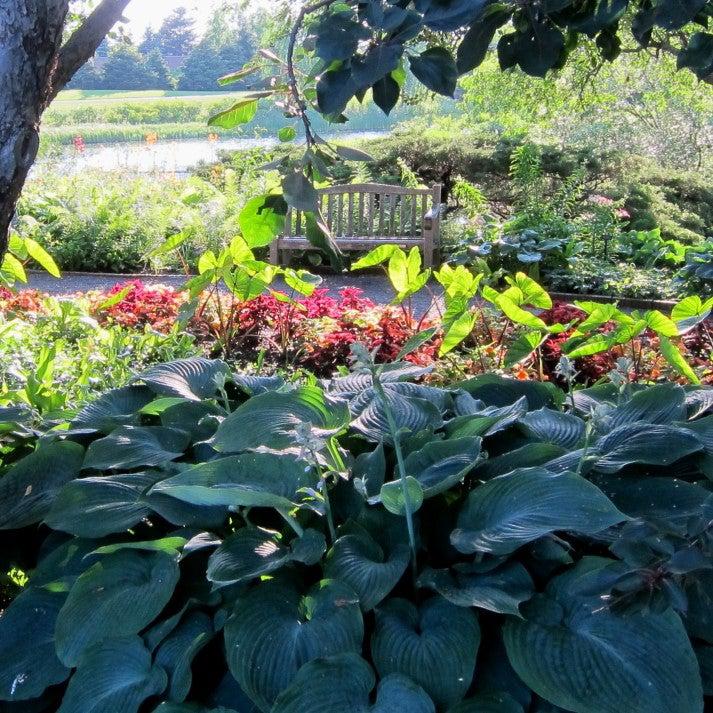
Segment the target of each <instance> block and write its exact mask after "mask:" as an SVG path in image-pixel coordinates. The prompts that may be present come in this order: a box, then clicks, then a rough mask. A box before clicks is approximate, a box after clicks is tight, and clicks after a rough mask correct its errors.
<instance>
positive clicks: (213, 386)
mask: <svg viewBox="0 0 713 713" xmlns="http://www.w3.org/2000/svg"><path fill="white" fill-rule="evenodd" d="M229 375H230V369H229V368H228V365H227V364H226V363H225V362H222V361H218V360H212V359H204V358H203V357H193V358H191V359H178V360H177V361H172V362H168V363H167V364H157V365H156V366H152V367H150V368H149V369H147V370H146V371H144V372H142V373H141V374H139V375H138V376H137V377H136V381H142V382H143V383H144V384H146V385H147V386H148V387H150V388H151V389H152V390H153V391H154V392H155V393H157V394H160V395H161V396H181V397H183V398H185V399H192V400H193V401H199V400H201V399H209V398H211V397H213V396H215V395H216V393H217V391H218V388H217V383H218V382H217V380H218V379H221V378H224V377H227V376H229Z"/></svg>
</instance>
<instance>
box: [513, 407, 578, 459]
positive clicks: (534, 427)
mask: <svg viewBox="0 0 713 713" xmlns="http://www.w3.org/2000/svg"><path fill="white" fill-rule="evenodd" d="M520 423H521V424H522V426H523V427H524V430H525V432H526V433H527V434H528V435H530V436H534V437H535V438H537V439H538V440H540V441H545V442H546V443H553V444H554V445H556V446H562V447H563V448H569V449H575V448H577V447H578V446H579V445H580V444H581V442H582V440H583V439H584V433H585V430H586V427H585V424H584V421H583V420H582V419H581V418H579V416H574V415H572V414H568V413H562V411H554V410H553V409H549V408H543V409H540V410H539V411H530V412H529V413H526V414H525V415H524V416H523V417H522V418H521V419H520Z"/></svg>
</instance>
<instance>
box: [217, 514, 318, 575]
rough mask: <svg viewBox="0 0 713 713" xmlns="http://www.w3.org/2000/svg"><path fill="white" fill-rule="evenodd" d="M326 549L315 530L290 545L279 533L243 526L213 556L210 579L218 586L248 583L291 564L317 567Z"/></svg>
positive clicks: (309, 531) (308, 531)
mask: <svg viewBox="0 0 713 713" xmlns="http://www.w3.org/2000/svg"><path fill="white" fill-rule="evenodd" d="M325 549H326V542H325V539H324V535H322V533H320V532H317V531H316V530H307V531H306V532H305V533H304V535H303V536H302V537H300V538H298V539H296V540H294V541H293V542H292V543H291V545H289V546H288V545H287V544H285V543H284V542H283V541H282V536H281V535H280V533H278V532H273V531H271V530H265V529H263V528H257V527H243V528H241V529H240V530H238V531H237V532H235V533H234V534H232V535H231V536H230V537H228V538H227V539H226V540H225V542H223V543H222V544H221V545H220V547H218V549H217V550H216V551H215V552H214V553H213V554H212V555H211V556H210V559H209V560H208V572H207V577H208V580H209V581H210V582H213V583H214V584H215V585H217V586H227V585H230V584H237V583H238V582H247V581H249V580H251V579H256V578H257V577H261V576H264V575H267V574H270V573H271V572H275V571H277V570H278V569H280V568H281V567H284V566H285V565H287V564H289V563H290V562H303V563H305V564H316V563H317V562H319V559H320V557H321V556H322V555H323V554H324V551H325Z"/></svg>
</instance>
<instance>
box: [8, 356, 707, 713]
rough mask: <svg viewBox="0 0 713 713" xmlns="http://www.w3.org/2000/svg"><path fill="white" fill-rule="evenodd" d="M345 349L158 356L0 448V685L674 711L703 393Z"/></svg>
mask: <svg viewBox="0 0 713 713" xmlns="http://www.w3.org/2000/svg"><path fill="white" fill-rule="evenodd" d="M355 356H356V358H357V364H358V366H357V369H356V371H355V372H354V373H353V374H352V375H350V376H346V377H341V378H338V379H335V380H333V381H331V382H327V383H325V384H323V386H322V387H320V386H318V385H316V384H314V383H312V384H308V385H304V386H300V387H294V386H287V385H285V384H283V383H281V382H280V380H279V379H274V378H269V379H267V378H262V379H261V378H255V377H250V378H248V377H245V378H243V377H240V376H233V375H231V374H229V373H228V371H227V368H226V367H225V365H223V364H222V363H220V362H210V361H207V360H191V361H181V362H176V363H173V364H167V365H162V366H158V367H155V368H153V369H149V370H148V371H146V372H144V373H143V374H142V375H141V376H140V377H139V378H138V379H136V380H135V381H133V382H132V384H131V385H130V386H128V387H124V388H121V389H116V390H114V391H111V392H108V393H107V394H105V395H104V396H103V397H101V398H100V399H99V400H98V401H96V402H95V403H93V404H91V405H89V406H88V407H87V408H86V409H84V410H83V411H82V412H80V414H79V415H78V416H77V417H76V418H75V419H74V421H73V422H72V424H71V425H70V429H69V431H66V432H65V433H64V434H60V433H59V432H56V433H54V434H50V435H48V436H47V437H45V438H44V439H43V440H42V442H41V443H40V444H39V445H38V448H37V450H36V451H35V452H34V453H32V454H31V455H29V456H28V457H26V458H24V459H22V460H20V461H18V462H16V463H15V464H14V465H13V466H12V467H11V468H9V469H6V470H5V472H4V473H2V477H0V505H1V507H0V530H1V531H2V532H0V551H2V552H3V559H4V564H3V569H4V570H5V571H13V572H16V573H17V572H25V573H27V574H28V575H29V581H28V582H24V580H22V578H20V581H21V582H24V586H22V587H20V590H19V591H20V593H19V595H18V596H16V598H15V599H14V601H13V602H12V604H10V606H8V607H7V609H6V611H5V612H4V614H3V615H2V617H0V662H2V666H0V699H1V700H4V701H8V702H9V705H10V709H16V710H32V711H36V712H37V713H41V712H42V711H48V712H49V711H55V710H59V711H60V713H75V712H76V713H80V712H82V713H84V712H85V711H88V710H90V709H91V710H93V711H97V713H98V712H99V711H101V713H110V712H111V713H118V712H119V711H121V713H137V711H138V710H139V709H141V710H142V711H154V710H155V711H156V712H157V713H169V712H172V713H174V712H177V711H181V712H182V713H183V712H184V711H192V710H196V711H206V710H208V709H211V708H214V707H218V706H224V707H225V708H226V709H227V710H229V711H231V712H232V711H271V712H272V713H317V712H318V711H325V712H326V711H329V712H330V713H338V712H339V713H348V712H350V711H354V712H355V713H356V711H367V710H382V711H389V712H392V711H408V713H420V712H421V711H423V713H435V711H439V713H445V712H446V711H448V712H449V713H464V712H466V711H483V710H492V711H512V712H513V713H514V712H516V711H520V712H522V711H525V710H539V711H544V710H554V709H566V710H572V711H577V712H579V713H595V712H596V713H619V712H620V711H627V713H629V712H630V713H668V711H676V712H677V713H700V711H702V710H703V705H704V702H703V694H704V688H703V686H704V685H705V691H706V692H707V693H710V692H711V690H710V682H709V680H708V678H706V679H705V683H704V684H702V680H701V669H703V670H704V671H708V670H709V662H710V657H711V652H712V650H713V646H712V645H713V631H712V630H711V621H710V610H711V606H712V605H713V602H712V601H711V592H713V581H711V575H710V567H711V555H712V553H711V545H712V541H713V540H712V537H711V536H712V534H713V533H712V532H711V522H712V518H711V512H710V508H711V494H710V482H709V481H707V480H706V475H708V476H710V457H711V450H710V447H711V446H710V444H711V438H712V437H713V421H712V420H711V419H713V415H710V411H711V399H710V391H700V390H695V389H694V390H688V391H687V390H684V389H683V388H681V387H678V386H674V385H661V386H655V387H650V388H637V387H634V386H627V385H626V384H623V385H621V386H616V385H614V384H609V385H600V386H597V387H595V388H593V389H590V390H587V391H581V392H578V393H575V394H574V395H573V398H572V401H571V408H569V409H568V410H564V411H563V410H562V408H563V401H564V395H563V394H562V393H561V392H559V391H558V390H557V389H556V388H555V387H553V386H552V385H546V384H535V383H531V382H518V381H511V380H507V379H503V378H501V377H496V376H493V375H488V376H484V377H481V378H478V379H474V380H472V381H468V382H465V383H462V384H460V385H458V386H456V387H453V388H450V389H438V388H434V387H426V386H422V385H418V384H413V383H409V382H408V381H405V379H407V378H408V377H409V376H417V375H418V374H419V373H420V370H419V369H417V368H415V367H413V366H412V365H403V364H401V365H399V364H396V365H391V366H389V367H385V368H383V369H382V370H380V369H377V368H376V367H374V366H373V365H372V364H370V362H369V360H368V355H366V354H365V353H363V352H360V351H357V352H356V353H355ZM568 403H569V399H568ZM18 586H19V585H18ZM697 657H698V658H697ZM699 660H700V663H699ZM377 681H378V688H377ZM374 689H377V691H378V692H375V693H372V692H373V691H374ZM372 696H375V697H376V703H375V704H374V705H373V706H372V701H373V700H374V698H373V697H372ZM60 701H62V702H61V704H60ZM184 702H187V704H186V705H184ZM194 706H195V707H194ZM221 710H223V709H221Z"/></svg>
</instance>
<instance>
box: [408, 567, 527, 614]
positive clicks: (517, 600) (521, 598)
mask: <svg viewBox="0 0 713 713" xmlns="http://www.w3.org/2000/svg"><path fill="white" fill-rule="evenodd" d="M418 584H419V586H420V587H425V588H428V589H432V590H433V591H434V592H438V593H439V594H440V595H441V596H442V597H445V598H446V599H447V600H448V601H449V602H451V603H453V604H455V605H456V606H459V607H478V608H480V609H487V610H488V611H492V612H496V613H498V614H512V615H514V616H519V615H520V604H522V603H523V602H525V601H527V600H528V599H530V597H532V595H533V594H534V593H535V585H534V583H533V581H532V578H531V577H530V575H529V574H528V572H527V570H526V569H525V568H524V567H523V566H522V565H521V564H520V563H519V562H511V563H508V564H506V565H504V566H502V567H498V568H497V569H492V570H486V571H483V570H480V571H479V570H478V567H477V566H475V565H468V564H462V565H456V566H455V567H453V569H451V570H447V569H438V570H436V569H426V570H424V572H423V573H422V574H421V576H420V577H419V580H418Z"/></svg>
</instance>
